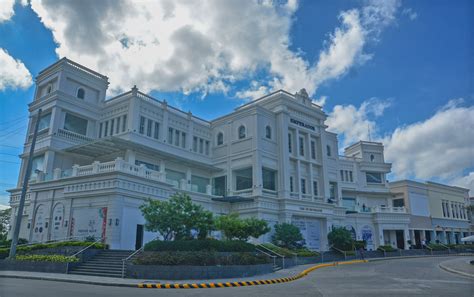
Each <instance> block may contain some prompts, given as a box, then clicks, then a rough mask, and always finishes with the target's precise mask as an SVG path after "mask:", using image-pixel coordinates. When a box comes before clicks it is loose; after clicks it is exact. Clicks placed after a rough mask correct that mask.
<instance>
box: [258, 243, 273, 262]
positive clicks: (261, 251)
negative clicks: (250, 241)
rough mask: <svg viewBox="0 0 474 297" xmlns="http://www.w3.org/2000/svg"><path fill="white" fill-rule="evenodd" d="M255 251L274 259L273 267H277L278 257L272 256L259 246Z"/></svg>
mask: <svg viewBox="0 0 474 297" xmlns="http://www.w3.org/2000/svg"><path fill="white" fill-rule="evenodd" d="M255 249H256V250H257V251H259V252H260V253H263V254H265V255H267V256H268V257H270V258H272V259H273V266H276V256H275V255H270V254H269V253H267V252H265V251H263V250H261V249H259V248H258V246H257V247H256V248H255Z"/></svg>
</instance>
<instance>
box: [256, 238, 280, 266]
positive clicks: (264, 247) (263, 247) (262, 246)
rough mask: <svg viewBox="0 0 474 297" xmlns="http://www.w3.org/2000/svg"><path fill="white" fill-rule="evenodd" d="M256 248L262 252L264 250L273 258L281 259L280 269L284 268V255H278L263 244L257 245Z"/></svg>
mask: <svg viewBox="0 0 474 297" xmlns="http://www.w3.org/2000/svg"><path fill="white" fill-rule="evenodd" d="M257 247H260V248H262V249H264V250H266V251H267V252H269V253H271V254H274V255H275V256H277V257H279V258H281V259H282V260H281V265H282V268H285V256H284V255H280V254H279V253H277V252H275V251H273V250H271V249H269V248H267V247H266V246H264V245H263V244H259V245H257Z"/></svg>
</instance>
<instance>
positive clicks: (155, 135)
mask: <svg viewBox="0 0 474 297" xmlns="http://www.w3.org/2000/svg"><path fill="white" fill-rule="evenodd" d="M153 138H155V139H159V138H160V123H158V122H155V131H154V132H153Z"/></svg>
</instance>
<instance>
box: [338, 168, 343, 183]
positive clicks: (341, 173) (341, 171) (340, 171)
mask: <svg viewBox="0 0 474 297" xmlns="http://www.w3.org/2000/svg"><path fill="white" fill-rule="evenodd" d="M339 173H340V175H341V180H342V181H344V170H339Z"/></svg>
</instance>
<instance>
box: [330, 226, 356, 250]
mask: <svg viewBox="0 0 474 297" xmlns="http://www.w3.org/2000/svg"><path fill="white" fill-rule="evenodd" d="M328 241H329V244H330V245H332V246H334V247H335V248H337V249H340V250H343V251H351V250H353V249H354V240H353V239H352V236H351V232H349V231H348V230H347V229H346V228H344V227H333V228H332V230H331V232H329V233H328Z"/></svg>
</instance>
